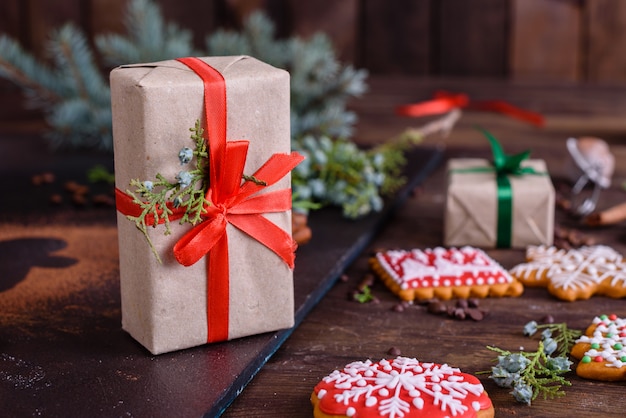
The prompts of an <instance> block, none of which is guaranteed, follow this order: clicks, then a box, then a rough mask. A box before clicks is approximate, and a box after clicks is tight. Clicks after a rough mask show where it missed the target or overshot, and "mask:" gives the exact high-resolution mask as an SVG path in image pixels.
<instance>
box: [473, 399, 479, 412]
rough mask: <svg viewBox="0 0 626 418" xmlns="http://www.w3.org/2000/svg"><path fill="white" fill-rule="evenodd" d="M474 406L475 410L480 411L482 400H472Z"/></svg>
mask: <svg viewBox="0 0 626 418" xmlns="http://www.w3.org/2000/svg"><path fill="white" fill-rule="evenodd" d="M472 408H473V409H474V411H480V402H478V401H474V402H472Z"/></svg>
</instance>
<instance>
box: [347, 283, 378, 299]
mask: <svg viewBox="0 0 626 418" xmlns="http://www.w3.org/2000/svg"><path fill="white" fill-rule="evenodd" d="M352 297H353V299H354V300H355V301H357V302H359V303H367V302H371V301H373V300H374V295H373V294H372V289H371V288H370V287H369V286H367V285H366V286H363V288H362V289H361V290H360V291H358V292H355V293H354V294H353V295H352Z"/></svg>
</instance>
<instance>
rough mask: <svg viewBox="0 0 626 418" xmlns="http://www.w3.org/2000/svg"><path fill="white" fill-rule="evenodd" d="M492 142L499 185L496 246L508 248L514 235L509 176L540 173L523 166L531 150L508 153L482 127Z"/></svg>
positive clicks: (494, 166)
mask: <svg viewBox="0 0 626 418" xmlns="http://www.w3.org/2000/svg"><path fill="white" fill-rule="evenodd" d="M481 131H482V133H483V134H484V135H485V136H486V137H487V139H488V140H489V143H490V144H491V153H492V155H493V161H492V164H493V168H494V169H495V171H496V184H497V186H498V220H497V238H496V246H497V247H498V248H507V247H510V246H511V237H512V236H513V191H512V190H511V181H510V180H509V176H511V175H513V176H522V175H524V174H538V173H537V172H535V170H534V169H533V168H532V167H522V166H521V164H522V161H524V160H527V159H528V157H530V151H524V152H521V153H519V154H515V155H507V154H506V153H505V152H504V150H503V149H502V145H500V143H499V142H498V140H497V139H496V138H495V137H494V136H493V135H491V134H490V133H489V132H488V131H486V130H485V129H481Z"/></svg>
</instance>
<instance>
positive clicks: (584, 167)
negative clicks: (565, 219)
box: [567, 137, 615, 217]
mask: <svg viewBox="0 0 626 418" xmlns="http://www.w3.org/2000/svg"><path fill="white" fill-rule="evenodd" d="M567 150H568V151H569V154H570V156H571V157H572V160H573V162H574V166H575V168H576V169H577V170H575V171H576V173H573V174H574V176H575V177H578V180H575V183H574V186H573V187H572V191H571V194H572V197H571V202H572V208H571V212H572V214H574V215H576V216H580V217H584V216H587V215H589V214H590V213H591V212H593V211H594V210H595V208H596V205H597V203H598V200H599V199H600V192H601V191H602V189H607V188H608V187H609V186H610V185H611V177H612V176H613V170H614V169H615V157H614V156H613V154H611V151H609V146H608V144H607V143H606V142H605V141H603V140H602V139H600V138H591V137H583V138H578V139H576V138H569V139H568V140H567ZM589 183H592V185H593V191H592V192H591V194H590V195H589V194H588V193H587V195H588V196H587V197H585V195H583V193H582V192H583V190H584V189H585V186H587V184H589Z"/></svg>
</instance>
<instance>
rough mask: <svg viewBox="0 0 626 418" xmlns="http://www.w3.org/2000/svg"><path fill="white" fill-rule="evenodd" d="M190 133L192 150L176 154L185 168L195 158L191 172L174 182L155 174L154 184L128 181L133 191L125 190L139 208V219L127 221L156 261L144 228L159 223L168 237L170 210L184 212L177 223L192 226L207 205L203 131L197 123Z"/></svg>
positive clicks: (205, 152) (153, 249)
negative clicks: (134, 228)
mask: <svg viewBox="0 0 626 418" xmlns="http://www.w3.org/2000/svg"><path fill="white" fill-rule="evenodd" d="M190 131H191V132H192V134H191V139H192V140H193V141H194V149H193V150H192V149H191V148H187V147H184V148H182V149H181V150H180V151H179V153H178V159H179V161H180V164H181V165H186V164H189V163H190V162H191V161H192V160H193V159H194V157H195V169H193V170H189V171H180V172H179V173H178V175H176V179H175V180H176V181H174V182H172V181H169V180H167V179H166V178H165V177H164V176H163V175H162V174H161V173H157V174H156V176H155V177H156V180H154V181H150V180H146V181H141V180H139V179H132V180H131V181H130V185H131V186H132V187H134V188H135V190H134V192H133V191H129V190H127V191H126V193H128V194H129V195H130V196H131V197H132V198H133V202H134V203H135V204H136V205H138V206H139V207H140V208H141V213H140V214H139V216H131V215H128V216H127V218H128V219H129V220H131V221H133V222H135V225H136V226H137V228H138V229H139V230H140V231H141V232H142V233H143V235H144V236H145V237H146V240H147V241H148V244H149V245H150V248H151V249H152V252H153V253H154V255H155V256H156V258H157V259H158V260H159V262H161V259H160V257H159V255H158V253H157V251H156V248H155V247H154V244H153V243H152V240H151V239H150V236H149V234H148V226H151V227H153V228H156V226H157V225H159V224H160V223H163V224H164V225H165V235H169V234H171V229H170V215H172V213H173V211H172V207H173V208H179V207H182V208H184V209H185V211H184V214H183V216H182V217H181V219H180V223H181V224H183V223H185V222H188V223H190V224H192V225H195V224H197V223H198V222H200V220H201V219H202V214H203V213H206V208H205V207H206V205H209V204H210V202H209V201H207V200H206V197H205V196H206V192H207V190H208V188H209V181H208V171H209V152H208V149H207V143H206V141H205V139H204V136H203V135H204V129H203V128H202V126H201V124H200V121H199V120H197V121H196V123H195V126H194V127H193V128H190ZM149 215H152V219H153V220H152V222H148V219H146V218H147V217H148V216H149Z"/></svg>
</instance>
